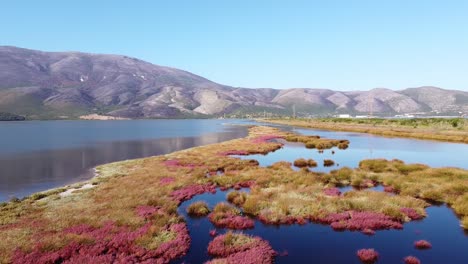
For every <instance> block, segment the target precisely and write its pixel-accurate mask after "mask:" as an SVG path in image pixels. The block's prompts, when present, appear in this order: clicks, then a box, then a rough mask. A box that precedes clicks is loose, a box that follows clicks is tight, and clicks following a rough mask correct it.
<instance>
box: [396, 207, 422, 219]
mask: <svg viewBox="0 0 468 264" xmlns="http://www.w3.org/2000/svg"><path fill="white" fill-rule="evenodd" d="M400 211H401V212H402V213H404V214H405V215H406V216H408V217H409V218H410V219H411V220H419V219H422V218H423V217H424V216H422V215H420V214H419V213H418V212H417V211H416V210H414V209H413V208H406V207H403V208H401V209H400Z"/></svg>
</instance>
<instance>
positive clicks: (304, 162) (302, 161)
mask: <svg viewBox="0 0 468 264" xmlns="http://www.w3.org/2000/svg"><path fill="white" fill-rule="evenodd" d="M293 164H294V166H296V167H299V168H302V167H307V166H308V165H309V163H308V162H307V160H306V159H302V158H301V159H297V160H295V161H294V163H293Z"/></svg>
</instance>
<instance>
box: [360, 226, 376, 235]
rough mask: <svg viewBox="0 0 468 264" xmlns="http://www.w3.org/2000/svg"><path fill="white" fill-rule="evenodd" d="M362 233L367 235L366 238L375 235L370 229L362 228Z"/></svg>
mask: <svg viewBox="0 0 468 264" xmlns="http://www.w3.org/2000/svg"><path fill="white" fill-rule="evenodd" d="M362 233H363V234H365V235H368V236H373V235H375V231H374V230H372V229H370V228H364V229H363V230H362Z"/></svg>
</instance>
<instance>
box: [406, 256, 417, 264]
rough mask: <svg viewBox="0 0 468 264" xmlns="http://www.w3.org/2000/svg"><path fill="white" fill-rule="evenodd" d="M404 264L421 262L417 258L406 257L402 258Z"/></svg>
mask: <svg viewBox="0 0 468 264" xmlns="http://www.w3.org/2000/svg"><path fill="white" fill-rule="evenodd" d="M404 262H405V264H421V261H420V260H419V259H418V258H417V257H413V256H408V257H406V258H404Z"/></svg>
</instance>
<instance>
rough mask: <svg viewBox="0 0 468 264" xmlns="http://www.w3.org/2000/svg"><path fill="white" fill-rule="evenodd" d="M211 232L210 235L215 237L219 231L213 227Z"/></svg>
mask: <svg viewBox="0 0 468 264" xmlns="http://www.w3.org/2000/svg"><path fill="white" fill-rule="evenodd" d="M209 234H210V236H212V237H215V236H216V235H218V232H216V229H211V230H210V233H209Z"/></svg>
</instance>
